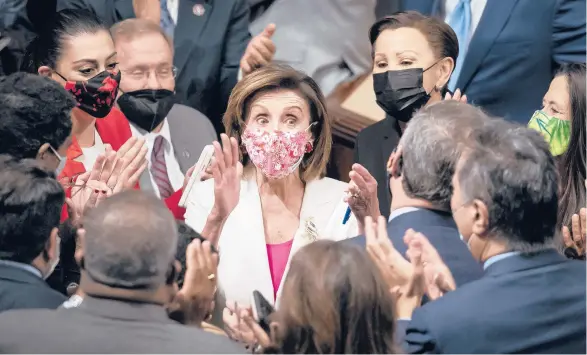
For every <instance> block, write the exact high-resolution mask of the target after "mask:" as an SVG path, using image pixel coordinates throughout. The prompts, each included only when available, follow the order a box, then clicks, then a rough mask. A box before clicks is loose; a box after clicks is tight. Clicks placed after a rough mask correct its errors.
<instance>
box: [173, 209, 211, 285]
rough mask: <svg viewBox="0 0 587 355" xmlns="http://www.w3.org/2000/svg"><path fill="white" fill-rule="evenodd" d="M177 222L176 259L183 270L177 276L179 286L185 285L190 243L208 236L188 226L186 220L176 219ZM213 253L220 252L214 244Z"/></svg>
mask: <svg viewBox="0 0 587 355" xmlns="http://www.w3.org/2000/svg"><path fill="white" fill-rule="evenodd" d="M176 222H177V252H176V253H175V260H177V261H179V263H180V264H181V272H180V273H179V275H178V277H177V284H178V285H179V287H182V286H183V280H184V278H185V271H186V269H187V263H186V259H185V257H186V252H187V250H188V245H190V243H191V242H193V241H194V240H195V239H199V240H200V241H201V242H204V241H205V240H206V238H204V237H202V235H201V234H200V233H198V232H196V231H195V230H193V229H192V227H190V226H188V225H187V224H186V223H185V222H184V221H176ZM211 250H212V252H213V253H216V254H218V250H217V249H216V248H215V247H214V246H213V245H212V248H211Z"/></svg>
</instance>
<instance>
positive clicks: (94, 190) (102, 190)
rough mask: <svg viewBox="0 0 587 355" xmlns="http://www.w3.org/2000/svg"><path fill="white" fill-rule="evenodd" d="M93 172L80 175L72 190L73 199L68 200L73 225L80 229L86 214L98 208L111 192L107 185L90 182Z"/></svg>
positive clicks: (68, 209)
mask: <svg viewBox="0 0 587 355" xmlns="http://www.w3.org/2000/svg"><path fill="white" fill-rule="evenodd" d="M90 175H91V172H85V173H83V174H81V175H79V176H78V177H77V178H76V180H75V182H74V184H73V186H72V189H71V198H66V199H65V203H66V204H67V212H68V214H69V220H70V222H71V224H72V225H74V226H76V227H79V226H80V222H81V219H82V217H83V215H84V213H85V212H86V211H87V210H88V209H90V208H94V207H96V206H97V205H98V204H99V203H100V202H101V201H103V200H104V199H105V198H106V197H108V196H110V195H111V191H110V189H109V188H108V186H106V184H105V183H103V182H101V181H97V180H89V179H90Z"/></svg>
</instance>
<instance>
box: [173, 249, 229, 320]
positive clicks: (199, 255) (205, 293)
mask: <svg viewBox="0 0 587 355" xmlns="http://www.w3.org/2000/svg"><path fill="white" fill-rule="evenodd" d="M217 269H218V254H216V253H214V252H212V249H211V247H210V242H207V241H206V242H204V243H201V242H200V240H199V239H195V240H194V241H193V242H191V243H190V245H189V246H188V248H187V251H186V273H185V278H184V283H183V287H182V288H181V290H179V292H177V294H176V295H175V298H174V300H173V302H172V305H173V306H172V307H170V308H171V309H173V313H174V314H177V312H181V316H180V317H178V316H177V315H176V316H174V317H175V318H179V319H182V320H183V322H182V323H183V324H189V325H198V326H199V325H201V323H202V322H203V321H204V320H205V319H206V318H207V317H208V316H209V315H210V314H211V313H212V311H213V307H214V294H215V292H216V278H217V276H216V275H217Z"/></svg>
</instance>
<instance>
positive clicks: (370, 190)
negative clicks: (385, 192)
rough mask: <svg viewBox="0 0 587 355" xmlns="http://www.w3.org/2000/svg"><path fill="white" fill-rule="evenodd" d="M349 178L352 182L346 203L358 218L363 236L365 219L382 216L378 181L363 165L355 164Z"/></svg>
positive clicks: (348, 189) (345, 199)
mask: <svg viewBox="0 0 587 355" xmlns="http://www.w3.org/2000/svg"><path fill="white" fill-rule="evenodd" d="M349 178H350V180H351V181H350V183H349V185H348V188H347V193H348V195H347V196H346V197H345V198H344V201H345V202H346V203H348V204H349V207H350V208H351V211H352V212H353V214H354V215H355V217H356V218H357V221H358V223H359V232H360V233H361V234H362V233H363V232H364V225H365V217H367V216H371V217H372V218H377V217H379V216H380V215H381V213H380V212H379V199H378V198H377V180H375V178H374V177H373V176H372V175H371V174H370V173H369V171H368V170H367V169H365V168H364V167H363V166H362V165H361V164H353V167H352V171H351V172H350V173H349Z"/></svg>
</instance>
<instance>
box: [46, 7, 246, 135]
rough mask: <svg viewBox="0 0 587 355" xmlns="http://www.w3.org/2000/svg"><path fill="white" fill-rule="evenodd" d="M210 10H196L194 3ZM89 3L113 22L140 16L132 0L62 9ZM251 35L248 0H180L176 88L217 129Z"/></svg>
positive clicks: (105, 18) (88, 8)
mask: <svg viewBox="0 0 587 355" xmlns="http://www.w3.org/2000/svg"><path fill="white" fill-rule="evenodd" d="M197 4H198V5H201V6H203V9H204V14H203V15H201V16H196V15H195V14H194V10H193V8H194V6H195V5H197ZM65 8H70V9H86V10H90V11H92V12H93V13H95V14H96V15H97V16H98V17H100V18H102V19H103V20H104V21H105V22H106V23H107V24H108V25H109V26H111V25H113V24H114V23H116V22H119V21H122V20H126V19H128V18H134V17H135V13H134V9H133V6H132V1H131V0H57V9H58V10H62V9H65ZM250 39H251V35H250V33H249V4H248V2H247V0H179V11H178V19H177V25H176V27H175V32H174V35H173V42H174V47H175V56H174V58H173V64H174V65H175V66H176V67H177V69H178V73H177V78H176V83H175V89H176V91H177V93H178V95H179V96H180V98H182V99H183V100H182V102H181V103H183V104H186V105H188V106H191V107H193V108H195V109H196V110H198V111H200V112H202V113H203V114H204V115H205V116H207V117H208V118H210V120H211V121H212V123H213V124H214V127H215V128H216V130H217V131H222V132H223V131H224V129H223V128H222V122H221V120H222V115H223V114H224V111H225V110H226V105H227V103H228V97H229V96H230V93H231V91H232V88H233V87H234V85H236V82H237V76H238V71H239V68H240V60H241V58H242V56H243V54H244V53H245V49H246V48H247V45H248V43H249V40H250Z"/></svg>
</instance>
